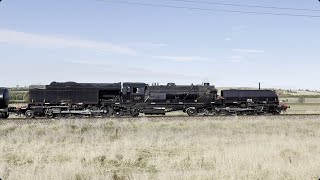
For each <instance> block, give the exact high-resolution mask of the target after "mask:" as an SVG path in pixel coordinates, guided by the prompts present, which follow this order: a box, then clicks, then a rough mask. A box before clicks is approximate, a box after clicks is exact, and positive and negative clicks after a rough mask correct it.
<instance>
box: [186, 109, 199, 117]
mask: <svg viewBox="0 0 320 180" xmlns="http://www.w3.org/2000/svg"><path fill="white" fill-rule="evenodd" d="M187 114H188V116H195V115H197V111H196V109H194V108H189V109H187Z"/></svg>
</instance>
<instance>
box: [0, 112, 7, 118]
mask: <svg viewBox="0 0 320 180" xmlns="http://www.w3.org/2000/svg"><path fill="white" fill-rule="evenodd" d="M8 117H9V113H0V118H2V119H8Z"/></svg>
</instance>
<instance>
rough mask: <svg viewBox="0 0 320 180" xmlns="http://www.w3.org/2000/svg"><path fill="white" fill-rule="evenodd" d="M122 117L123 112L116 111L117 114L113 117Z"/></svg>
mask: <svg viewBox="0 0 320 180" xmlns="http://www.w3.org/2000/svg"><path fill="white" fill-rule="evenodd" d="M122 115H123V112H122V111H117V112H115V113H114V117H116V118H119V117H121V116H122Z"/></svg>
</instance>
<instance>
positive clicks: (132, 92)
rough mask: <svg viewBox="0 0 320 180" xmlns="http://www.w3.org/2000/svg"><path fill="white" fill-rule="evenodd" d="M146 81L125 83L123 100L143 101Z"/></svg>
mask: <svg viewBox="0 0 320 180" xmlns="http://www.w3.org/2000/svg"><path fill="white" fill-rule="evenodd" d="M146 88H147V86H146V84H145V83H123V88H122V100H123V102H125V103H142V102H144V94H145V91H146Z"/></svg>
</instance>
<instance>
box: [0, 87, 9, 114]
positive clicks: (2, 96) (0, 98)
mask: <svg viewBox="0 0 320 180" xmlns="http://www.w3.org/2000/svg"><path fill="white" fill-rule="evenodd" d="M9 98H10V96H9V91H8V89H6V88H0V118H2V119H6V118H8V117H9V110H8V105H9Z"/></svg>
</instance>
